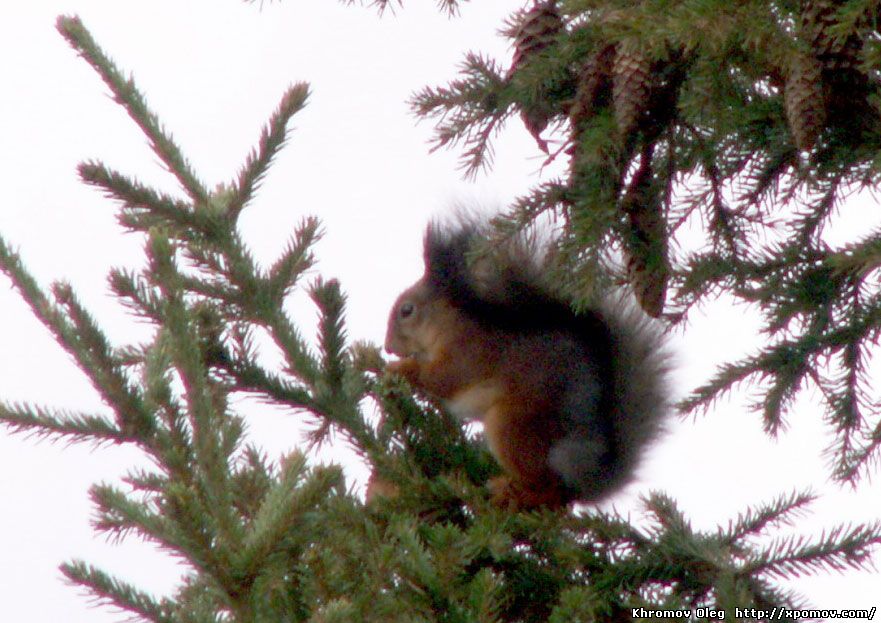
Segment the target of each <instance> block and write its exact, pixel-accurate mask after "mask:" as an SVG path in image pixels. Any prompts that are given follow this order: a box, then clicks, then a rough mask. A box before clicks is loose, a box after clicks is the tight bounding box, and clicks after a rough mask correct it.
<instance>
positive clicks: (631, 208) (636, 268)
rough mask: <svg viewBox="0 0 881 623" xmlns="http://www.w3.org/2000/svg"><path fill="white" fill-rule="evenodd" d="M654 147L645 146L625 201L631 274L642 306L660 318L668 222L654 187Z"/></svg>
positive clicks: (650, 313)
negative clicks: (628, 229) (628, 227)
mask: <svg viewBox="0 0 881 623" xmlns="http://www.w3.org/2000/svg"><path fill="white" fill-rule="evenodd" d="M652 177H653V171H652V147H651V145H647V146H646V147H645V148H644V149H643V153H642V161H641V163H640V166H639V169H638V170H637V171H636V173H634V175H633V177H632V178H631V180H630V184H629V185H628V187H627V191H626V192H625V194H624V197H623V198H622V201H621V207H622V209H623V210H624V212H625V213H626V214H627V216H628V220H629V225H630V231H629V235H628V236H627V239H626V240H625V252H626V254H627V276H628V278H629V280H630V284H631V286H632V287H633V293H634V295H635V296H636V300H637V301H638V302H639V305H640V307H642V308H643V310H645V313H647V314H648V315H649V316H652V317H654V318H657V317H658V316H660V315H661V312H663V311H664V302H665V300H666V298H667V281H668V280H669V277H670V275H669V271H668V269H667V225H666V222H665V220H664V214H663V208H662V202H661V198H660V196H659V195H658V194H657V193H656V192H655V191H654V190H653V189H652Z"/></svg>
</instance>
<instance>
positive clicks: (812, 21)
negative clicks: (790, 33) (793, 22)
mask: <svg viewBox="0 0 881 623" xmlns="http://www.w3.org/2000/svg"><path fill="white" fill-rule="evenodd" d="M840 7H841V3H840V2H835V1H834V0H812V1H810V2H802V8H801V19H800V29H801V36H802V38H803V39H804V41H805V42H806V43H808V44H809V45H810V47H811V51H812V52H813V55H814V56H815V57H816V58H817V59H818V60H819V61H820V64H821V65H822V67H823V69H827V70H830V71H837V70H841V69H856V68H857V67H858V65H859V53H860V49H861V48H862V41H861V40H860V37H859V36H858V35H857V33H851V34H849V35H848V36H846V37H835V36H832V34H831V33H832V32H833V31H834V29H835V26H837V25H838V19H837V15H836V13H837V11H838V9H839V8H840Z"/></svg>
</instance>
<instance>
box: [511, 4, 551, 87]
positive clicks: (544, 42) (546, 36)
mask: <svg viewBox="0 0 881 623" xmlns="http://www.w3.org/2000/svg"><path fill="white" fill-rule="evenodd" d="M561 30H563V20H562V19H561V18H560V14H559V13H558V12H557V5H556V1H555V0H545V1H544V2H536V3H535V5H534V6H533V7H532V8H531V9H529V10H528V11H526V12H525V13H523V14H522V16H521V17H520V21H519V24H518V25H517V26H516V28H515V29H514V30H513V37H514V58H513V60H512V61H511V68H510V69H509V70H508V76H511V75H512V74H513V73H514V72H515V71H517V69H518V68H519V67H520V66H521V65H523V64H524V63H526V62H528V61H529V59H530V57H532V56H534V55H535V54H538V53H539V52H541V51H542V50H544V49H545V48H547V47H548V46H549V45H551V44H552V43H553V42H554V39H556V37H557V35H558V34H559V33H560V31H561Z"/></svg>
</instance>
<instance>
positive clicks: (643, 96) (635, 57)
mask: <svg viewBox="0 0 881 623" xmlns="http://www.w3.org/2000/svg"><path fill="white" fill-rule="evenodd" d="M650 84H651V61H650V60H649V59H648V58H647V57H646V56H645V55H644V54H643V53H642V52H640V51H639V50H637V49H636V47H635V46H634V45H630V44H627V43H624V44H622V45H621V46H619V48H618V50H617V53H616V54H615V60H614V62H613V64H612V105H613V107H614V111H615V122H616V123H617V125H618V131H619V132H620V133H621V136H622V137H625V138H626V137H627V136H629V135H630V133H631V132H633V130H635V129H636V126H637V123H638V122H639V118H640V116H641V115H642V114H643V113H644V112H645V110H646V108H648V100H649V95H650V88H649V87H650Z"/></svg>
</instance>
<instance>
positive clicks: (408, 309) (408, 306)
mask: <svg viewBox="0 0 881 623" xmlns="http://www.w3.org/2000/svg"><path fill="white" fill-rule="evenodd" d="M414 311H416V306H415V305H413V303H402V304H401V308H400V309H399V310H398V313H399V314H400V315H401V318H409V317H410V316H412V315H413V312H414Z"/></svg>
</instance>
